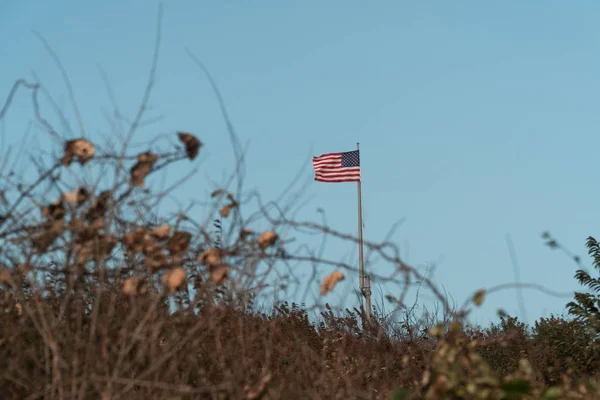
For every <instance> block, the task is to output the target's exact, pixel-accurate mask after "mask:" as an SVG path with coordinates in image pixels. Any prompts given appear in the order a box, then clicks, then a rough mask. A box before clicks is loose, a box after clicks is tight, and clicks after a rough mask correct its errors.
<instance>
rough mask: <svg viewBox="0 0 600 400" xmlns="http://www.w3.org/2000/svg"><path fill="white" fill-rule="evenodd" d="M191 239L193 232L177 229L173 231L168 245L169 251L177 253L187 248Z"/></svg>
mask: <svg viewBox="0 0 600 400" xmlns="http://www.w3.org/2000/svg"><path fill="white" fill-rule="evenodd" d="M191 239H192V234H191V233H189V232H185V231H177V232H175V233H173V236H172V237H171V238H170V239H169V241H168V242H167V244H166V247H167V249H168V250H169V253H171V254H177V253H180V252H182V251H185V250H187V248H188V246H189V245H190V240H191Z"/></svg>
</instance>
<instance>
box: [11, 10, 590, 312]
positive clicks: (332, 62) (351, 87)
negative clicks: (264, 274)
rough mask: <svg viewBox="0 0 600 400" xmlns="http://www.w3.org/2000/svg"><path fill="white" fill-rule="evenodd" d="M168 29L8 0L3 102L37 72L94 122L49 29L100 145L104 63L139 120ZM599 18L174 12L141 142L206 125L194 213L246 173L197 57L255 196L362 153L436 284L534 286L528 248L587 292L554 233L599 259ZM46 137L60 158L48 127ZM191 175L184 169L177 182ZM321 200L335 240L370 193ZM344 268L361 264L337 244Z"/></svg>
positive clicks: (24, 121)
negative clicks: (320, 162)
mask: <svg viewBox="0 0 600 400" xmlns="http://www.w3.org/2000/svg"><path fill="white" fill-rule="evenodd" d="M156 15H157V3H156V2H155V1H150V0H135V1H134V0H130V1H116V0H105V1H101V2H82V1H74V0H73V1H65V0H55V1H32V0H20V1H8V0H0V98H1V99H2V102H3V101H4V99H5V96H6V95H7V94H8V90H9V89H10V87H11V85H12V84H13V83H14V81H15V80H16V79H18V78H21V77H25V78H30V79H31V78H32V71H34V72H35V73H36V74H37V76H38V77H39V78H40V80H41V82H42V83H43V84H44V85H45V87H46V88H47V89H48V91H49V92H50V93H51V94H52V95H53V96H54V97H55V98H56V99H57V100H58V102H59V104H60V105H61V106H62V107H64V109H65V110H66V111H67V114H68V116H69V120H70V122H71V123H72V124H73V126H75V120H74V117H73V113H71V112H69V110H70V109H69V103H68V96H67V91H66V89H65V87H64V84H63V82H62V80H61V76H60V73H59V71H58V70H57V68H56V66H55V65H54V64H53V62H52V59H51V57H50V56H49V55H48V53H47V52H46V51H45V50H44V47H43V46H42V44H41V43H40V41H39V40H38V39H37V38H36V37H35V36H34V35H33V33H32V29H35V30H37V31H39V33H40V34H42V35H43V36H44V38H45V39H46V40H48V42H49V43H50V44H51V45H52V47H53V48H54V50H55V51H56V52H57V53H58V55H59V57H60V59H61V61H62V62H63V64H64V65H65V68H66V69H67V71H68V72H69V76H70V78H71V80H72V83H73V86H74V90H75V96H76V98H77V101H78V104H79V107H80V110H81V113H82V117H83V120H84V123H85V127H86V130H87V131H88V132H89V133H90V134H91V135H106V134H107V133H109V131H110V129H109V128H110V127H109V125H108V123H107V122H106V119H105V117H104V114H103V109H104V110H110V101H109V98H108V96H107V94H106V89H105V85H104V82H103V80H102V78H101V75H100V73H99V72H98V64H100V65H101V66H102V67H103V69H104V70H105V71H106V74H107V75H108V77H109V78H110V81H111V83H112V85H113V87H114V90H115V93H116V97H117V98H118V102H119V104H120V106H121V107H122V108H123V110H124V111H125V112H126V114H127V115H128V116H130V117H132V116H133V115H134V113H135V111H136V107H137V104H138V103H139V101H140V99H141V96H142V92H143V89H144V86H145V81H146V79H147V75H148V70H149V65H150V61H151V55H152V48H153V45H154V35H155V25H156ZM599 18H600V3H598V2H594V1H584V0H581V1H577V2H564V1H550V0H548V1H543V2H542V1H505V2H482V1H462V2H447V1H439V2H417V1H376V2H375V1H373V2H364V1H350V0H346V1H316V0H304V1H267V0H263V1H191V0H190V1H179V0H169V1H165V3H164V19H163V42H162V50H161V56H160V62H159V69H158V78H159V79H158V83H157V87H156V90H155V92H154V95H153V98H152V100H151V105H152V106H153V110H152V111H151V115H154V116H157V115H161V116H163V119H161V120H160V121H158V122H156V124H154V125H152V126H148V127H144V129H142V130H141V131H140V132H139V133H138V135H137V137H136V139H137V140H139V141H143V140H144V139H145V138H150V137H154V136H156V135H157V134H158V133H161V132H174V131H176V130H188V131H191V132H194V133H196V134H197V135H198V136H199V138H200V139H201V140H202V141H203V142H205V144H206V147H205V149H203V156H202V157H201V160H200V161H199V162H198V163H197V167H198V168H199V174H198V175H197V176H196V178H195V179H196V181H195V182H193V183H192V184H189V185H187V186H186V188H185V189H182V190H183V191H182V192H181V194H180V196H179V197H180V199H191V198H204V196H206V194H207V193H209V192H210V191H211V190H212V189H213V186H211V185H210V184H209V180H208V179H209V178H210V179H213V180H220V179H221V178H222V176H223V174H224V172H231V170H232V160H233V158H232V156H231V147H230V144H229V139H228V136H227V131H226V127H225V124H224V122H223V119H222V117H221V115H220V113H219V109H218V104H217V101H216V99H215V97H214V94H213V93H212V92H211V91H210V86H209V85H208V83H207V81H206V79H205V78H204V77H203V75H202V74H201V72H200V70H198V68H197V67H196V66H195V65H194V64H193V63H192V61H191V60H190V58H189V57H188V56H187V54H186V52H185V49H186V47H187V48H189V49H190V50H191V51H192V52H194V53H195V54H196V55H197V56H198V57H199V58H200V59H201V60H202V61H203V62H204V63H205V64H206V65H207V67H208V68H209V70H210V71H211V73H212V74H213V76H214V78H215V80H216V81H217V84H218V85H219V87H220V89H221V91H222V93H223V96H224V97H225V100H226V102H227V105H228V107H229V111H230V114H231V118H232V120H233V123H234V124H235V126H236V129H237V132H238V134H239V136H240V139H241V141H242V142H244V143H249V154H248V159H247V165H248V173H247V182H246V188H247V189H249V188H256V189H258V190H260V191H261V193H262V195H263V197H264V198H265V199H274V198H275V197H277V196H278V195H279V193H280V192H281V190H282V189H283V188H284V187H285V186H286V185H287V184H288V183H289V182H290V181H291V180H293V179H294V177H295V176H296V174H297V172H298V171H299V170H300V169H301V168H303V170H302V171H303V175H302V179H301V182H300V183H299V185H300V184H301V183H302V182H306V181H309V182H310V180H311V179H312V168H311V166H310V157H311V156H312V155H319V154H321V153H326V152H335V151H347V150H353V149H354V148H355V146H356V142H357V141H360V143H361V164H362V169H363V205H364V223H365V230H364V234H365V239H368V240H372V241H378V240H382V239H383V238H384V237H385V236H386V234H387V232H388V230H389V228H390V227H391V225H392V224H393V223H394V222H396V221H398V220H400V219H402V218H405V222H404V223H403V224H402V225H401V227H400V228H399V230H398V231H397V232H396V234H395V235H394V236H393V238H392V239H393V241H394V242H395V243H397V244H398V246H399V247H400V248H401V251H402V254H403V255H404V256H405V257H407V260H406V261H408V262H410V263H412V264H413V265H415V266H420V267H422V266H425V265H427V264H428V263H430V264H433V263H436V265H437V267H436V269H435V273H434V280H435V281H436V282H438V283H439V284H443V285H444V287H445V288H446V290H447V291H448V292H449V293H450V294H451V295H452V296H454V297H455V298H456V300H457V301H459V302H462V301H463V300H464V299H465V298H466V297H467V296H470V295H471V294H472V293H473V292H474V291H475V290H476V289H478V288H480V287H489V286H493V285H496V284H499V283H506V282H511V281H513V280H514V273H513V267H512V264H511V261H510V257H509V251H508V249H507V245H506V241H505V236H506V235H507V234H510V235H511V236H512V241H513V243H514V246H515V250H516V254H517V257H518V263H519V266H520V274H521V280H522V281H523V282H533V283H538V284H542V285H544V286H546V287H547V288H548V289H552V290H555V291H560V292H569V291H572V290H574V289H576V288H578V285H577V284H576V282H575V280H574V278H573V274H574V272H575V267H574V265H573V263H572V262H570V260H569V259H568V258H567V257H566V256H564V255H563V254H561V253H557V252H552V251H551V250H549V249H548V248H546V247H544V246H543V243H542V241H541V239H540V233H541V232H542V231H544V230H550V231H551V232H552V233H553V234H555V235H556V236H557V237H558V238H559V239H560V241H561V242H562V243H564V244H565V245H566V246H567V247H569V248H570V249H571V250H573V251H574V252H576V253H579V254H581V255H582V256H583V260H584V261H585V262H586V263H587V264H588V265H589V264H590V263H589V259H587V257H586V249H585V239H586V237H587V236H589V235H597V234H599V232H598V210H599V207H598V204H597V201H598V187H597V183H596V182H597V170H596V168H597V159H598V149H599V148H600V135H599V134H598V133H599V128H600V126H599V125H600V113H599V112H598V107H599V105H598V104H599V102H598V98H599V96H600V79H598V75H599V74H600V46H599V45H600V31H599V30H598V23H597V22H598V20H599ZM44 104H46V103H44ZM45 110H46V113H47V114H48V116H49V118H50V119H51V120H52V121H57V120H56V118H54V117H53V116H52V115H53V114H52V112H51V109H50V108H49V107H48V106H46V109H45ZM30 117H31V107H30V97H29V95H28V94H26V93H25V92H20V94H19V95H18V96H17V98H16V99H15V102H14V107H13V108H12V109H11V110H10V112H9V114H8V115H7V117H6V118H5V119H4V121H3V122H2V123H0V129H2V134H3V135H4V136H5V137H4V140H5V141H8V142H13V143H16V142H19V141H21V136H22V135H24V133H25V132H26V131H27V125H28V121H29V120H30ZM53 118H54V119H53ZM57 124H58V122H57ZM28 138H29V139H28V140H29V142H28V143H30V144H31V146H34V147H35V145H41V146H46V144H43V143H46V142H47V143H48V146H50V142H49V141H47V135H45V134H44V133H43V132H41V130H39V129H34V130H32V131H31V133H30V134H29V136H28ZM24 166H25V167H27V164H24ZM30 168H31V167H30ZM189 169H190V165H189V164H185V163H184V164H182V165H181V166H180V167H177V168H176V169H174V170H173V171H174V172H172V175H171V173H170V175H169V176H170V177H171V179H175V178H176V177H177V176H178V175H181V174H183V173H184V172H186V171H187V170H189ZM309 196H310V201H309V202H308V203H306V204H305V205H304V207H303V208H302V210H301V211H300V212H299V214H298V215H297V217H298V218H300V219H303V220H317V219H318V218H319V214H318V213H317V212H316V209H317V208H318V207H322V208H323V209H324V210H325V212H326V214H327V218H328V222H329V223H330V225H332V226H333V227H334V228H336V229H338V230H341V231H344V232H348V233H352V234H354V233H356V225H357V217H356V186H355V185H354V184H351V183H347V184H323V183H316V182H314V183H310V184H309V186H308V192H307V193H306V195H305V197H309ZM311 240H312V241H313V242H314V238H313V239H311ZM327 254H328V255H329V256H330V257H333V258H343V257H346V256H347V254H354V249H353V248H352V247H350V246H348V245H342V244H332V245H331V247H330V248H329V249H328V251H327ZM355 259H356V257H354V260H355ZM299 268H300V267H299ZM369 268H371V269H372V270H377V269H378V268H380V269H384V268H388V267H387V266H385V265H379V263H374V264H372V265H369ZM325 272H329V269H324V270H323V273H325ZM381 273H382V274H383V275H386V271H383V272H381ZM387 273H389V271H387ZM321 276H322V275H321ZM346 284H347V285H351V284H355V279H350V280H348V281H346ZM314 286H315V291H317V290H318V285H317V284H316V283H315V284H314ZM348 287H349V286H348ZM394 290H396V289H395V288H393V287H386V288H385V292H392V291H394ZM336 296H337V297H336ZM342 297H343V294H339V293H338V294H334V295H332V297H331V299H329V300H330V301H332V302H334V303H335V302H336V301H337V300H340V299H341V298H342ZM524 298H525V303H526V307H527V317H528V319H529V320H530V321H531V320H532V319H534V318H537V317H540V316H548V315H549V314H550V313H561V312H563V311H564V304H565V303H566V302H567V301H568V300H569V299H568V298H555V297H550V296H547V295H545V294H542V293H539V292H534V291H525V292H524ZM350 305H351V304H350ZM499 307H503V308H504V309H505V310H506V311H508V312H509V313H512V314H514V315H519V316H521V317H523V315H521V312H520V311H519V308H518V305H517V301H516V292H515V291H514V290H509V291H504V292H500V293H498V294H494V295H492V296H490V298H489V299H487V300H486V303H485V304H484V306H483V307H482V308H481V309H480V310H478V311H477V313H476V314H475V317H476V318H477V321H479V322H481V323H487V322H488V321H489V320H490V319H492V318H494V316H495V310H496V309H497V308H499Z"/></svg>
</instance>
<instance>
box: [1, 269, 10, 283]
mask: <svg viewBox="0 0 600 400" xmlns="http://www.w3.org/2000/svg"><path fill="white" fill-rule="evenodd" d="M0 284H5V285H10V286H12V285H13V278H12V274H11V273H10V270H9V269H8V268H0Z"/></svg>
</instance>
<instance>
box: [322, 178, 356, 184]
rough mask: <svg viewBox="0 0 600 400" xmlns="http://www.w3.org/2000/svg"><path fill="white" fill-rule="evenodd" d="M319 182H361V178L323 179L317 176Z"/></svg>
mask: <svg viewBox="0 0 600 400" xmlns="http://www.w3.org/2000/svg"><path fill="white" fill-rule="evenodd" d="M315 181H317V182H326V183H339V182H360V178H345V179H339V178H338V179H323V178H317V177H315Z"/></svg>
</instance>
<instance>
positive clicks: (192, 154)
mask: <svg viewBox="0 0 600 400" xmlns="http://www.w3.org/2000/svg"><path fill="white" fill-rule="evenodd" d="M177 136H179V140H181V142H182V143H183V144H184V145H185V152H186V154H187V156H188V158H189V159H190V160H193V159H195V158H196V156H198V150H200V147H201V146H202V143H201V142H200V141H199V140H198V139H196V137H195V136H194V135H192V134H191V133H186V132H179V133H177Z"/></svg>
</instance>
